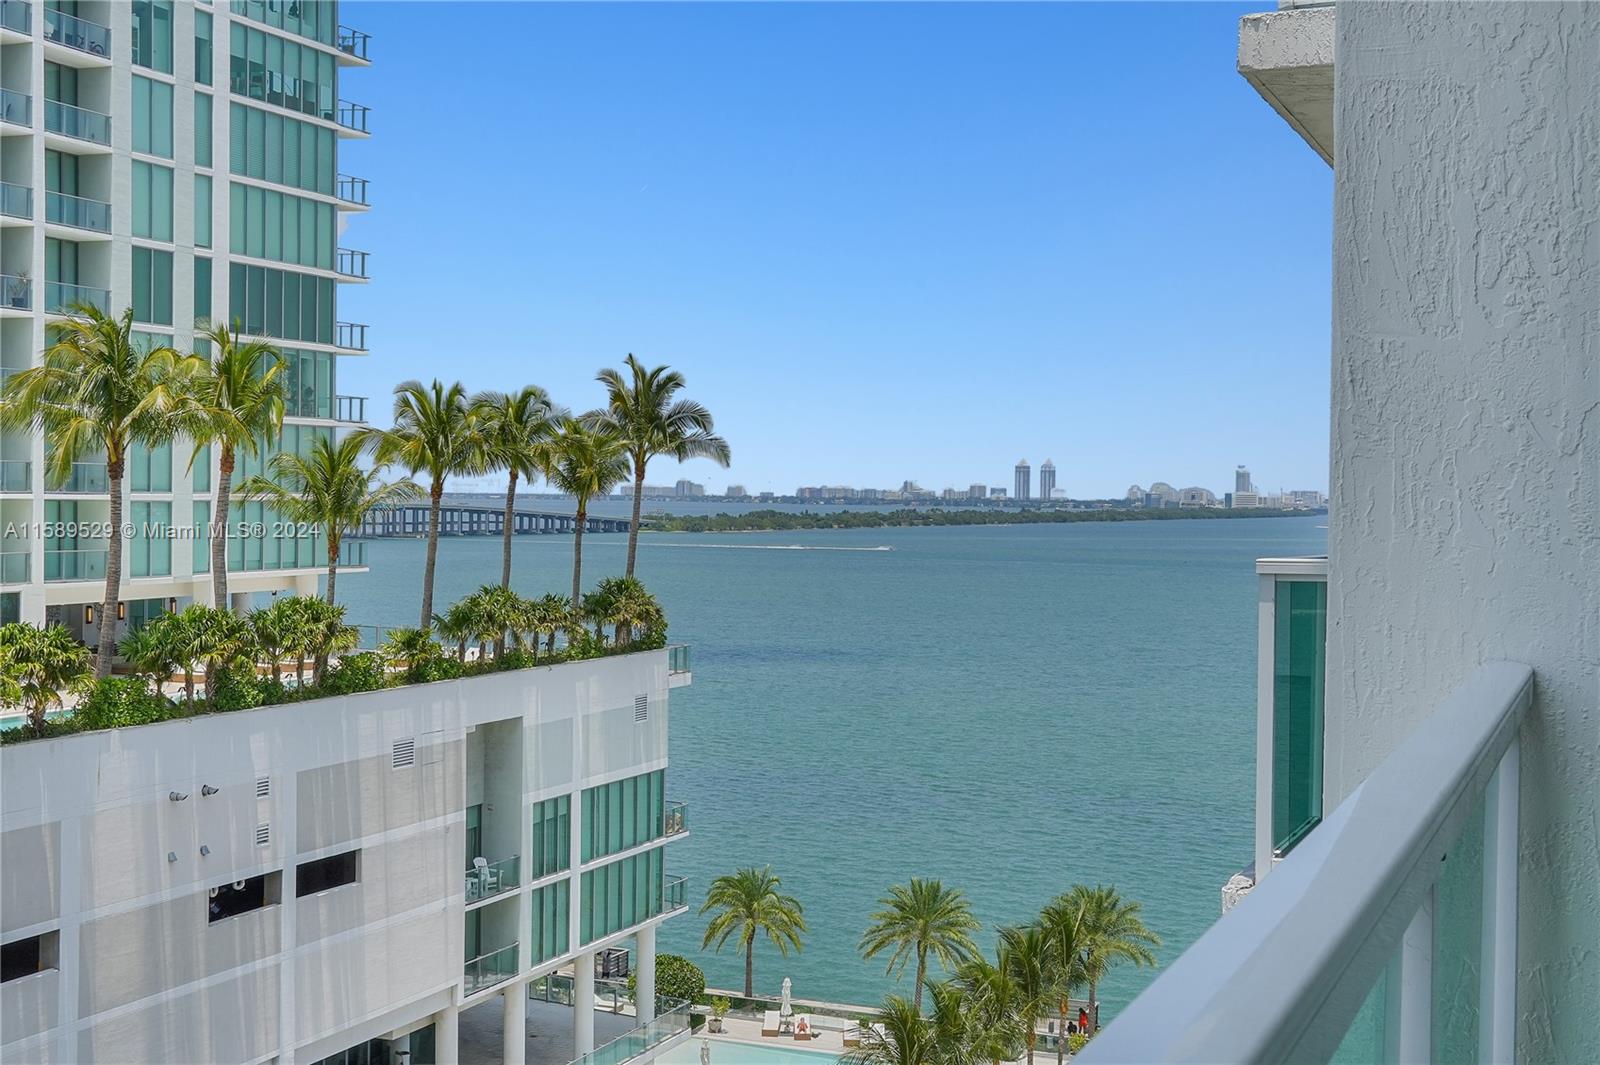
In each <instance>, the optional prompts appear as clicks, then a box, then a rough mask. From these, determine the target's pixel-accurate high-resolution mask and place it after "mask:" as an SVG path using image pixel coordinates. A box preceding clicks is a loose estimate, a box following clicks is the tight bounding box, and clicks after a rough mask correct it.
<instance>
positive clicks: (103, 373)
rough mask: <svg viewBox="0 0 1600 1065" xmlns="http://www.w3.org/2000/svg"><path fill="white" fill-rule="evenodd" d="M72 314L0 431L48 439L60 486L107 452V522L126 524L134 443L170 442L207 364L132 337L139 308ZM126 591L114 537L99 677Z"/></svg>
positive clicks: (4, 410) (25, 381)
mask: <svg viewBox="0 0 1600 1065" xmlns="http://www.w3.org/2000/svg"><path fill="white" fill-rule="evenodd" d="M70 312H71V315H72V317H70V318H68V319H66V320H65V321H60V322H52V323H51V324H50V326H49V331H50V337H51V343H50V346H49V347H48V348H46V349H45V353H44V363H43V365H41V366H38V367H35V368H33V369H29V370H23V371H22V372H20V373H18V374H17V375H16V376H15V377H13V378H12V379H11V381H10V382H9V383H8V385H7V387H6V390H5V394H4V401H3V402H0V429H4V430H12V431H15V430H20V429H32V430H33V431H35V432H38V433H42V434H43V435H44V438H45V455H46V456H47V459H46V465H45V472H46V474H47V476H48V478H49V480H50V482H51V483H52V484H62V483H64V482H65V481H66V480H67V478H68V477H69V476H71V474H72V464H73V462H75V461H76V460H78V459H79V458H81V457H83V456H84V455H85V454H88V453H91V452H95V453H104V455H105V457H106V477H107V480H108V496H109V503H110V506H109V510H108V512H107V520H106V526H107V528H110V529H112V530H120V529H121V528H122V524H123V521H122V477H123V473H124V472H125V471H126V469H127V461H128V452H129V450H130V449H131V448H132V447H133V445H135V444H143V445H152V444H159V443H162V442H163V441H166V440H170V439H171V438H172V437H173V435H174V434H175V433H176V431H177V428H178V419H177V417H176V415H177V414H178V412H179V410H180V409H181V407H182V403H183V396H184V395H185V393H186V392H187V390H188V388H189V379H190V378H191V377H193V376H194V374H195V372H196V370H197V368H198V366H199V360H197V359H194V358H192V357H188V356H179V355H178V353H177V352H176V351H174V350H173V349H172V348H170V347H166V346H155V347H150V348H145V347H144V346H143V345H142V344H136V343H135V342H134V340H133V310H132V309H131V308H130V309H128V310H126V311H124V312H123V313H122V316H121V317H120V318H111V317H108V316H107V315H105V314H104V313H102V312H101V311H100V309H99V308H97V307H94V306H92V305H89V304H74V305H73V306H72V307H71V308H70ZM121 593H122V536H121V535H120V532H117V533H115V534H114V535H112V536H111V537H109V538H108V539H107V541H106V585H105V594H104V595H103V596H102V597H101V602H100V617H101V621H102V623H101V625H100V640H99V647H98V648H97V652H96V655H95V663H94V668H95V676H97V677H105V676H109V675H110V673H111V658H112V654H113V652H114V650H115V647H116V625H115V624H113V623H111V619H113V618H115V617H116V616H117V600H118V599H119V598H120V596H121Z"/></svg>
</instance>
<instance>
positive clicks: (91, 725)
mask: <svg viewBox="0 0 1600 1065" xmlns="http://www.w3.org/2000/svg"><path fill="white" fill-rule="evenodd" d="M175 713H176V710H175V708H174V707H173V705H172V700H170V699H168V698H166V697H165V696H161V695H157V694H156V693H155V692H153V691H151V690H150V685H148V684H146V683H145V682H144V681H143V680H139V679H135V678H133V677H102V678H101V679H99V680H97V681H95V683H94V686H93V687H92V688H90V689H89V693H88V695H86V696H85V697H84V699H83V701H82V702H81V703H79V704H78V708H77V709H76V710H74V711H73V712H72V716H71V720H72V721H73V722H74V723H75V726H76V727H75V729H74V731H80V730H81V731H91V730H93V729H103V728H121V727H123V726H124V725H148V724H149V723H150V722H152V721H165V720H166V719H167V718H169V717H172V716H173V715H174V714H175Z"/></svg>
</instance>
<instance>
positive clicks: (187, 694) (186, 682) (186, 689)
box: [183, 666, 194, 714]
mask: <svg viewBox="0 0 1600 1065" xmlns="http://www.w3.org/2000/svg"><path fill="white" fill-rule="evenodd" d="M183 699H184V702H185V703H187V704H188V706H189V712H190V713H191V714H192V713H194V670H192V669H190V668H188V667H187V666H185V667H184V670H183Z"/></svg>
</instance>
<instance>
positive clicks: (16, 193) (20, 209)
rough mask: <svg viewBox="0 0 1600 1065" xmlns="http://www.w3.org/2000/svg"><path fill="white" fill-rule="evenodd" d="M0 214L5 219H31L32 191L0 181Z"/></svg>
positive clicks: (25, 187)
mask: <svg viewBox="0 0 1600 1065" xmlns="http://www.w3.org/2000/svg"><path fill="white" fill-rule="evenodd" d="M0 214H3V215H5V216H6V217H7V218H32V217H33V189H31V188H30V187H28V186H27V185H13V184H12V183H11V182H9V181H0Z"/></svg>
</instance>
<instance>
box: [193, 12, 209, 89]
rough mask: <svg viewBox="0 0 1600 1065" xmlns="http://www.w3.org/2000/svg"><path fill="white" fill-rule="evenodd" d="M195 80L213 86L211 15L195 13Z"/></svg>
mask: <svg viewBox="0 0 1600 1065" xmlns="http://www.w3.org/2000/svg"><path fill="white" fill-rule="evenodd" d="M194 80H195V81H196V82H198V83H199V84H201V85H210V84H211V13H210V12H209V11H196V12H195V13H194Z"/></svg>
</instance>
